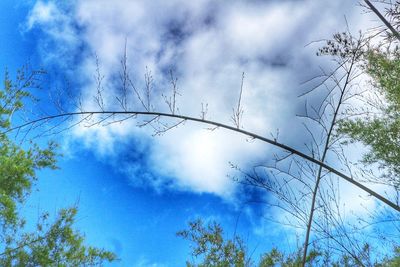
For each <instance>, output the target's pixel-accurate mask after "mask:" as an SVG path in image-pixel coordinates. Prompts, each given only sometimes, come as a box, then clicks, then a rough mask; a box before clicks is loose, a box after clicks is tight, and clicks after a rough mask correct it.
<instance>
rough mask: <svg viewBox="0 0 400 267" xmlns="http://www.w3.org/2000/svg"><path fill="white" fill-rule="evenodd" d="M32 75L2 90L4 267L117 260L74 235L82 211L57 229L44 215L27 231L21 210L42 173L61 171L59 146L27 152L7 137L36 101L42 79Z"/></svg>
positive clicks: (62, 218)
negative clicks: (17, 116) (35, 92)
mask: <svg viewBox="0 0 400 267" xmlns="http://www.w3.org/2000/svg"><path fill="white" fill-rule="evenodd" d="M27 70H28V69H27V68H26V67H25V68H23V69H22V70H20V71H18V73H17V77H16V79H15V82H13V81H12V80H11V79H10V78H9V74H8V72H6V74H5V82H4V88H3V90H1V91H0V129H1V134H0V243H1V244H2V245H0V249H2V250H3V252H0V265H1V266H84V265H101V263H102V262H103V261H113V260H115V255H114V254H113V253H111V252H108V251H105V250H102V249H97V248H93V247H87V246H85V245H84V237H83V236H82V235H80V234H79V233H78V232H76V231H74V230H73V228H72V226H73V223H74V218H75V216H76V213H77V210H76V208H69V209H63V210H61V211H60V213H59V215H58V217H57V219H56V220H55V222H54V223H53V224H50V223H49V222H48V215H47V214H44V215H43V216H42V218H41V220H40V222H39V223H38V224H37V227H36V231H35V232H33V233H29V232H25V227H24V226H25V220H24V219H23V218H22V217H21V216H20V215H19V214H18V208H19V207H21V206H23V204H24V202H25V200H26V197H27V196H28V195H29V193H30V192H31V190H32V187H33V185H34V182H35V181H36V180H37V176H36V172H37V171H38V170H40V169H44V168H50V169H54V168H56V156H57V155H56V152H55V149H56V144H55V143H53V142H50V143H48V144H47V146H46V147H44V148H42V147H40V146H39V145H38V144H36V143H34V142H33V141H29V142H27V143H28V144H27V145H25V146H24V147H23V146H22V145H21V143H19V144H16V143H15V142H13V140H12V139H10V138H9V137H8V136H7V134H5V132H6V131H7V130H8V129H10V128H11V127H12V121H13V119H14V118H13V116H15V114H18V112H22V111H23V109H24V104H23V103H24V101H26V100H27V99H29V98H30V99H32V97H31V94H30V93H29V90H30V89H32V88H35V87H36V81H37V80H38V78H39V76H40V75H41V74H42V72H41V71H40V72H35V71H32V72H29V73H30V74H29V75H27V73H28V72H27ZM22 141H24V140H22ZM25 143H26V142H25Z"/></svg>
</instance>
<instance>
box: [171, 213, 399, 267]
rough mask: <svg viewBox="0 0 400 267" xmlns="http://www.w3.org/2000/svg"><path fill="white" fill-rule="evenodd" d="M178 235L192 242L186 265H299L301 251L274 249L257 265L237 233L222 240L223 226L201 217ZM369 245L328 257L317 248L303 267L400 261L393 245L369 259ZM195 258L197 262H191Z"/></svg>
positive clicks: (391, 266)
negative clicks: (383, 254)
mask: <svg viewBox="0 0 400 267" xmlns="http://www.w3.org/2000/svg"><path fill="white" fill-rule="evenodd" d="M177 235H178V236H180V237H183V238H184V239H187V240H189V241H190V242H191V243H192V246H191V256H192V257H193V260H192V262H190V261H187V262H186V266H187V267H205V266H208V267H231V266H232V267H243V266H246V267H247V266H249V267H250V266H258V267H275V266H281V267H299V266H302V250H301V249H299V250H297V251H295V252H294V253H289V254H287V253H286V254H285V253H283V252H281V251H279V250H278V249H277V248H273V249H272V250H271V251H269V252H266V253H264V254H262V255H261V257H260V260H259V262H258V264H257V265H255V264H254V261H253V260H252V259H251V258H250V257H249V256H248V255H247V254H246V244H245V243H244V242H243V240H242V239H241V238H240V237H239V236H235V237H234V239H233V240H231V239H225V238H224V233H223V229H222V227H221V226H220V225H219V224H218V223H216V222H211V223H208V224H207V225H204V222H203V221H202V220H201V219H197V220H195V221H192V222H189V229H187V230H183V231H180V232H178V233H177ZM371 255H372V254H371V248H370V246H369V245H368V244H365V245H364V246H363V249H362V251H361V253H360V254H359V255H348V254H346V253H343V254H341V255H340V256H339V257H330V254H329V252H328V251H324V250H321V249H318V248H314V249H312V250H310V252H309V253H308V254H307V258H306V266H334V267H339V266H340V267H342V266H344V267H354V266H359V267H362V266H374V267H396V266H399V264H400V248H399V247H395V249H394V254H393V255H391V256H390V257H389V256H388V257H386V258H385V259H382V260H380V261H378V260H377V259H375V260H372V258H371ZM195 260H197V262H198V263H193V262H194V261H195Z"/></svg>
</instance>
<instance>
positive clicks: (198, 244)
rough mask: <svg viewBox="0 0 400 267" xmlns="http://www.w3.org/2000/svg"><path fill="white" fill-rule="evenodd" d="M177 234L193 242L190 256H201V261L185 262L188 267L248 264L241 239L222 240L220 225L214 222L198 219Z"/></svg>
mask: <svg viewBox="0 0 400 267" xmlns="http://www.w3.org/2000/svg"><path fill="white" fill-rule="evenodd" d="M177 235H178V236H180V237H183V238H185V239H188V240H189V241H191V242H192V243H193V244H194V247H192V256H193V257H194V258H201V261H202V262H201V263H199V264H192V263H190V262H187V263H186V266H188V267H194V266H198V267H203V266H221V267H222V266H236V267H244V266H250V262H249V260H248V259H247V258H246V248H245V247H244V245H243V241H242V239H240V238H239V237H236V236H235V237H234V239H233V240H224V237H223V230H222V228H221V226H220V225H219V224H217V223H215V222H213V223H209V224H208V225H207V226H205V225H204V223H203V221H202V220H200V219H198V220H195V221H192V222H190V223H189V229H188V230H184V231H180V232H178V233H177Z"/></svg>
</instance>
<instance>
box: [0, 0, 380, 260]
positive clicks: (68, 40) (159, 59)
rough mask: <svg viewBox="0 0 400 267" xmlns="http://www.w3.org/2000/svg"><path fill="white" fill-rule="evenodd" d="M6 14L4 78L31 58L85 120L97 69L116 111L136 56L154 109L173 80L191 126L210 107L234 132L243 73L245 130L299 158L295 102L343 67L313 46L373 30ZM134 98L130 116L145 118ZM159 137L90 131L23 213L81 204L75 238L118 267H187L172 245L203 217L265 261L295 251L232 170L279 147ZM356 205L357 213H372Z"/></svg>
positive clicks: (335, 17) (332, 23)
mask: <svg viewBox="0 0 400 267" xmlns="http://www.w3.org/2000/svg"><path fill="white" fill-rule="evenodd" d="M0 7H1V10H2V12H3V14H2V16H1V17H0V38H1V40H2V41H1V42H0V51H1V54H0V64H1V67H2V68H3V69H4V68H6V67H7V68H8V69H10V71H11V72H14V71H15V70H16V69H17V68H18V67H19V66H21V65H22V64H24V63H26V61H27V60H29V61H30V62H31V64H32V65H33V66H37V67H43V68H44V69H46V70H47V71H48V74H47V76H46V78H45V79H46V83H45V86H43V87H44V89H43V90H44V91H43V92H42V93H41V94H42V96H43V97H44V99H46V97H45V96H46V95H48V94H47V93H48V92H50V91H51V90H54V89H55V88H58V89H60V88H61V90H62V91H63V90H64V91H66V90H67V89H66V87H68V90H70V91H71V92H72V95H74V96H79V95H80V96H81V102H82V103H81V104H82V106H83V107H84V109H86V110H93V109H96V108H97V109H98V106H96V103H95V101H93V99H94V98H93V96H94V95H95V94H96V67H97V66H98V67H99V70H100V72H101V76H104V78H103V80H102V88H103V89H104V91H103V96H104V101H105V107H106V108H107V109H116V108H118V103H117V101H116V100H115V95H116V94H118V90H119V89H118V88H119V84H118V82H119V75H120V73H121V59H122V58H123V56H124V52H125V47H126V56H127V66H128V70H129V72H130V77H131V79H132V82H133V84H135V86H136V87H137V88H143V87H144V86H145V79H144V76H145V75H146V71H151V75H152V77H153V80H154V84H153V89H154V91H153V92H152V93H153V94H154V96H153V99H152V101H153V102H152V105H153V106H154V107H156V108H157V110H161V111H166V110H167V109H168V106H167V105H165V103H164V102H165V101H164V100H165V99H164V98H163V97H160V95H165V96H167V97H168V96H169V94H171V85H170V80H169V78H170V76H169V75H170V71H172V73H173V75H174V76H175V77H176V78H177V79H178V93H179V95H178V98H177V106H178V107H179V113H180V114H185V115H190V116H195V117H199V114H200V113H201V111H202V105H203V107H207V110H208V112H207V115H206V116H207V117H206V118H208V119H212V120H217V121H220V122H223V123H227V124H232V122H231V116H232V108H233V107H234V106H235V105H236V104H237V99H238V97H239V92H240V88H241V82H242V73H243V72H244V73H245V74H244V75H245V76H244V80H243V94H242V98H241V100H242V105H243V109H244V113H243V127H244V129H246V130H249V131H253V132H255V133H259V134H261V135H265V136H269V135H270V133H276V131H277V129H279V133H280V135H279V137H280V140H281V141H282V142H284V143H288V144H290V145H292V146H293V147H296V148H299V149H304V145H303V144H304V142H306V141H307V137H306V135H305V134H304V128H302V126H301V121H300V120H299V119H298V118H296V116H295V115H296V114H297V113H298V112H299V111H301V110H302V108H303V106H304V101H302V100H301V99H299V98H298V97H297V96H298V95H299V94H300V93H301V92H304V91H305V90H306V89H307V88H306V87H305V86H304V85H302V82H304V81H305V80H308V79H310V78H311V77H314V76H315V75H316V74H318V71H319V70H320V68H321V67H323V68H329V67H331V66H332V62H331V61H329V60H326V59H322V58H318V57H316V56H315V52H316V49H317V48H318V44H315V43H313V42H314V41H318V40H323V39H326V38H329V37H330V36H331V35H332V33H334V32H336V31H338V30H341V29H344V27H346V21H347V23H348V25H349V27H350V30H352V31H353V32H356V31H357V30H358V29H360V28H365V27H367V26H368V25H371V24H373V23H375V21H374V19H372V18H371V16H368V15H365V14H362V9H361V8H360V7H359V6H357V3H356V1H345V0H340V1H312V0H304V1H295V0H293V1H290V0H285V1H273V0H271V1H257V0H251V1H239V0H238V1H211V0H199V1H184V0H172V1H162V0H154V1H140V0H137V1H128V0H115V1H112V2H111V1H107V0H97V1H92V0H80V1H70V2H69V3H66V1H51V0H49V1H42V0H39V1H34V0H31V1H11V0H3V1H1V4H0ZM309 44H311V45H309ZM96 58H97V60H98V65H96ZM67 85H68V86H67ZM47 100H48V99H47ZM63 100H65V103H64V104H65V105H66V107H67V108H69V109H70V110H73V109H74V107H73V106H72V105H71V104H69V102H68V99H63ZM129 100H130V102H129V108H130V109H140V108H142V107H141V106H140V102H138V101H134V98H132V99H129ZM45 101H46V100H45ZM42 107H44V108H47V107H48V104H46V102H45V104H44V105H43V106H42ZM51 111H52V110H51V108H49V112H51ZM152 133H153V132H152V129H151V128H150V127H142V128H139V127H137V125H136V122H135V121H134V120H127V121H125V122H123V123H118V124H112V125H110V126H108V127H103V126H93V127H84V126H82V125H80V126H77V127H74V128H73V129H71V130H70V131H68V132H67V133H64V134H62V135H59V136H57V137H55V139H56V140H57V141H58V142H59V143H60V146H61V152H62V154H63V155H64V156H63V157H61V158H60V159H59V163H58V164H59V167H60V169H59V170H56V171H42V172H40V173H39V180H38V183H37V188H38V191H37V192H34V193H33V194H32V196H31V197H30V199H29V202H28V206H27V208H26V209H25V211H24V212H26V214H27V216H28V217H31V218H35V216H37V214H38V213H39V212H40V211H41V210H49V211H50V212H52V213H53V214H55V213H56V211H57V209H60V208H62V207H67V206H70V205H74V204H76V203H78V206H79V215H78V220H77V227H78V228H79V229H80V230H81V231H82V232H84V233H85V236H86V238H87V241H88V243H90V244H95V245H96V246H103V247H105V248H108V249H110V250H112V251H114V252H116V253H117V255H118V256H119V257H120V261H118V262H117V263H115V264H113V265H112V266H183V265H184V262H185V260H186V259H188V258H189V256H188V253H189V243H188V242H187V241H184V240H181V239H179V238H178V237H176V236H175V233H176V232H177V231H179V230H182V229H185V227H186V226H187V223H188V222H189V221H190V220H193V219H195V218H198V217H201V218H205V220H207V221H212V220H216V221H218V222H220V223H221V224H222V225H223V227H224V228H225V229H226V232H227V234H228V235H233V233H234V232H235V231H237V232H238V233H239V234H241V235H242V236H244V237H245V240H246V241H248V244H249V248H250V250H253V249H254V250H255V251H256V253H255V254H256V255H258V254H260V253H262V252H263V251H267V250H268V249H271V248H272V247H273V246H278V245H279V246H283V247H286V248H288V247H289V248H290V247H292V246H294V245H293V244H294V242H295V240H294V239H293V234H291V232H290V231H288V229H286V228H285V227H283V226H279V225H275V224H272V223H270V222H267V221H266V220H265V216H266V215H268V213H270V212H272V211H269V210H268V209H266V208H265V207H262V206H260V205H250V204H248V203H246V200H248V198H249V197H252V195H251V194H254V192H252V191H251V190H248V189H245V188H242V187H240V186H239V185H238V183H236V182H235V181H234V178H235V177H236V176H237V175H238V173H237V172H235V171H234V170H232V168H231V167H230V165H229V163H230V162H232V163H234V164H238V165H240V166H241V167H242V168H246V167H250V166H254V165H255V164H257V163H259V162H263V161H266V160H268V158H270V155H271V154H272V153H273V152H274V151H275V150H274V149H273V148H271V147H270V146H268V145H265V144H262V143H260V142H257V141H251V140H248V139H246V137H243V136H240V135H238V134H232V133H230V132H228V131H225V130H222V129H217V130H214V131H210V130H209V129H207V127H206V126H204V125H196V124H194V123H189V122H187V123H185V124H184V125H180V126H179V127H178V128H176V129H173V130H171V131H169V132H167V133H165V134H162V135H161V136H153V135H152ZM42 141H43V140H42ZM343 190H344V192H350V191H351V192H354V189H352V188H347V189H343ZM346 190H347V191H346ZM345 196H346V197H347V196H348V197H349V200H351V201H349V202H350V203H349V206H352V207H353V208H354V209H355V210H357V209H360V207H361V204H364V205H365V204H366V203H368V205H371V207H373V206H374V205H375V204H374V202H373V201H369V200H365V199H364V200H362V199H361V200H354V199H353V195H350V194H347V195H345ZM262 197H268V196H262ZM346 197H345V198H346ZM363 201H364V202H363ZM235 229H236V230H235ZM282 240H285V241H282Z"/></svg>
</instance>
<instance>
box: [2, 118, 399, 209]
mask: <svg viewBox="0 0 400 267" xmlns="http://www.w3.org/2000/svg"><path fill="white" fill-rule="evenodd" d="M96 114H109V115H131V116H136V115H143V116H159V117H168V118H176V119H181V120H186V121H194V122H199V123H204V124H208V125H213V126H216V127H220V128H224V129H227V130H230V131H234V132H237V133H241V134H243V135H246V136H248V137H251V138H253V139H256V140H260V141H263V142H265V143H268V144H271V145H273V146H275V147H279V148H281V149H282V150H286V151H288V152H290V153H292V154H294V155H297V156H299V157H301V158H303V159H305V160H307V161H309V162H312V163H315V164H317V165H318V166H320V167H321V168H323V169H325V170H327V171H329V172H331V173H333V174H336V175H337V176H339V177H340V178H342V179H344V180H346V181H348V182H349V183H351V184H353V185H355V186H356V187H358V188H360V189H361V190H363V191H365V192H366V193H368V194H370V195H371V196H373V197H375V198H376V199H378V200H379V201H381V202H383V203H385V204H386V205H388V206H389V207H391V208H393V209H394V210H396V211H398V212H400V206H398V205H397V204H395V203H394V202H392V201H390V200H389V199H387V198H385V197H384V196H382V195H380V194H378V193H376V192H375V191H373V190H371V189H370V188H368V187H366V186H365V185H363V184H361V183H360V182H357V181H356V180H354V179H352V178H351V177H349V176H347V175H346V174H344V173H342V172H340V171H338V170H336V169H335V168H333V167H331V166H329V165H327V164H325V163H323V162H321V161H319V160H317V159H315V158H313V157H311V156H309V155H307V154H304V153H303V152H301V151H299V150H297V149H294V148H292V147H290V146H288V145H285V144H283V143H280V142H277V141H276V140H272V139H269V138H266V137H263V136H261V135H258V134H255V133H252V132H249V131H245V130H243V129H238V128H236V127H233V126H229V125H226V124H223V123H219V122H215V121H210V120H206V119H200V118H195V117H190V116H184V115H177V114H170V113H164V112H147V111H81V112H67V113H61V114H56V115H49V116H45V117H42V118H38V119H36V120H32V121H29V122H26V123H23V124H21V125H19V126H16V127H13V128H10V129H8V130H6V131H3V132H2V133H0V134H7V133H9V132H12V131H15V130H19V129H22V128H24V127H27V126H31V125H33V124H35V123H38V122H42V121H48V120H52V119H57V118H62V117H70V116H79V115H96Z"/></svg>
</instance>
